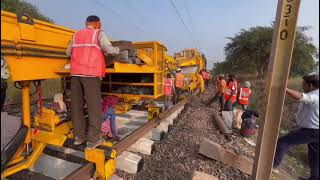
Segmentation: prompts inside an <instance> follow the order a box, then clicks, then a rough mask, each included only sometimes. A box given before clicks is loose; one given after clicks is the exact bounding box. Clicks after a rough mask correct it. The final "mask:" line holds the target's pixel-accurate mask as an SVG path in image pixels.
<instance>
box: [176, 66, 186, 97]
mask: <svg viewBox="0 0 320 180" xmlns="http://www.w3.org/2000/svg"><path fill="white" fill-rule="evenodd" d="M175 76H176V77H175V83H174V84H175V94H176V98H175V101H176V102H178V101H179V98H180V95H181V94H182V93H183V87H184V75H183V74H182V73H181V69H180V68H178V69H177V73H176V75H175ZM176 102H175V103H176Z"/></svg>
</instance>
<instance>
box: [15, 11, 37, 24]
mask: <svg viewBox="0 0 320 180" xmlns="http://www.w3.org/2000/svg"><path fill="white" fill-rule="evenodd" d="M23 17H27V19H26V20H24V19H23ZM17 20H18V22H19V23H25V24H30V25H34V21H33V19H32V18H31V17H30V16H29V15H27V14H23V13H17Z"/></svg>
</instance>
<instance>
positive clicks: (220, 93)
mask: <svg viewBox="0 0 320 180" xmlns="http://www.w3.org/2000/svg"><path fill="white" fill-rule="evenodd" d="M226 84H227V83H226V81H225V80H224V75H223V74H220V75H218V81H217V93H216V94H215V96H214V97H213V98H212V100H210V101H209V103H208V104H207V105H208V106H210V105H211V104H212V103H213V102H215V101H217V100H219V103H220V111H222V110H223V107H224V103H225V99H224V94H225V90H226Z"/></svg>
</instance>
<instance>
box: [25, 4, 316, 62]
mask: <svg viewBox="0 0 320 180" xmlns="http://www.w3.org/2000/svg"><path fill="white" fill-rule="evenodd" d="M26 1H28V2H31V3H32V4H34V5H36V6H37V7H38V8H39V9H40V11H41V12H42V13H43V14H45V15H46V16H48V17H50V18H52V19H53V20H54V21H55V23H56V24H58V25H62V26H66V27H69V28H72V29H77V30H78V29H80V28H82V27H83V26H84V21H85V18H86V17H87V16H88V15H92V14H95V15H98V16H99V17H100V18H101V19H102V24H103V29H104V31H105V32H106V34H107V35H108V36H109V37H111V38H112V39H116V40H129V41H150V40H157V41H161V42H163V43H164V44H165V45H166V46H167V48H168V50H169V54H173V53H174V52H176V51H180V50H181V49H184V48H191V47H196V48H198V49H199V50H200V51H201V52H203V53H205V54H206V56H207V59H208V61H209V63H208V68H211V67H212V64H213V62H217V61H222V60H224V57H225V56H224V51H223V49H224V46H225V45H226V43H227V42H228V40H227V39H226V37H231V36H233V35H234V34H236V33H238V32H239V31H240V29H248V28H250V27H252V26H266V25H270V24H271V22H272V21H274V19H275V15H276V7H277V0H228V1H226V0H172V1H173V2H174V4H175V6H176V7H177V10H178V12H179V13H180V14H181V17H182V18H183V20H184V22H185V24H186V25H187V26H188V28H189V29H190V31H191V33H189V32H188V30H187V29H186V28H185V27H184V26H183V24H182V22H181V21H180V19H179V16H178V14H177V13H176V11H175V9H174V7H173V5H172V3H171V0H26ZM298 25H308V26H312V27H313V28H312V29H311V30H310V31H309V32H308V34H310V35H311V37H312V38H313V40H314V43H315V45H316V46H317V47H319V0H301V6H300V15H299V21H298Z"/></svg>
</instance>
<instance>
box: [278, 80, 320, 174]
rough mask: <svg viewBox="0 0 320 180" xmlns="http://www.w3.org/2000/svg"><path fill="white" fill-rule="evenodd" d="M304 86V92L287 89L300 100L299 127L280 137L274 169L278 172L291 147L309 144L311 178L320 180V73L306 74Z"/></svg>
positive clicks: (294, 97)
mask: <svg viewBox="0 0 320 180" xmlns="http://www.w3.org/2000/svg"><path fill="white" fill-rule="evenodd" d="M302 88H303V91H304V92H303V93H302V92H298V91H295V90H292V89H289V88H287V89H286V93H287V95H288V96H289V97H291V98H293V99H295V100H297V101H299V102H300V104H299V109H298V112H297V117H296V121H297V125H298V127H299V128H298V129H297V130H294V131H291V132H290V133H288V134H287V135H285V136H282V137H280V138H279V139H278V144H277V149H276V154H275V157H274V163H273V171H274V172H278V167H279V165H280V163H281V161H282V159H283V157H284V156H285V154H286V152H287V151H288V150H289V148H291V147H293V146H296V145H300V144H307V145H308V159H309V166H310V169H311V176H310V178H309V180H319V74H314V75H308V76H304V77H303V82H302ZM301 179H303V178H301Z"/></svg>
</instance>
